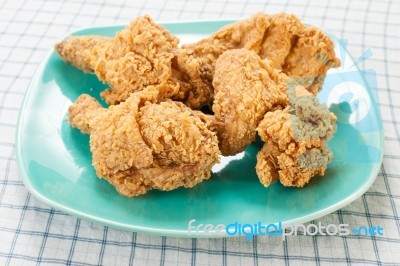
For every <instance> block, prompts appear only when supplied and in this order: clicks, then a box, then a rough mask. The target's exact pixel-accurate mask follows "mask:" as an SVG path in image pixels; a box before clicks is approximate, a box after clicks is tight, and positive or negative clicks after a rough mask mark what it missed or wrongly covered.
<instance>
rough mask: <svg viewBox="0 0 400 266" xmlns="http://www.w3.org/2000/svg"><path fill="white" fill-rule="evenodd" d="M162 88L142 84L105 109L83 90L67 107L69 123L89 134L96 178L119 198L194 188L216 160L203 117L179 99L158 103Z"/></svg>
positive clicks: (214, 145) (214, 140) (212, 138)
mask: <svg viewBox="0 0 400 266" xmlns="http://www.w3.org/2000/svg"><path fill="white" fill-rule="evenodd" d="M163 90H165V88H157V87H147V88H146V90H144V91H142V92H137V93H133V94H131V96H130V97H129V98H128V99H127V100H126V101H125V102H123V103H120V104H119V105H113V106H110V107H109V108H108V109H105V108H102V107H101V106H100V105H99V104H98V103H97V102H96V100H95V99H93V98H91V97H90V96H88V95H85V94H83V95H81V96H80V97H79V98H78V99H77V101H76V102H75V104H73V105H72V106H71V107H70V109H69V121H70V124H71V125H72V126H73V127H76V128H78V129H80V130H81V131H82V132H83V133H88V134H90V149H91V152H92V154H93V159H92V160H93V167H94V168H95V170H96V174H97V176H99V177H103V178H105V179H106V180H107V181H108V182H109V183H110V184H112V185H113V186H114V187H115V188H116V189H117V191H118V192H119V193H120V194H122V195H124V196H127V197H132V196H137V195H141V194H144V193H146V192H147V191H148V190H150V189H153V188H155V189H160V190H172V189H176V188H178V187H181V186H184V187H193V186H194V185H196V184H197V183H199V182H201V181H203V180H205V179H207V178H209V177H210V174H211V172H210V171H211V167H212V166H213V165H214V164H215V163H217V162H218V161H219V155H220V151H219V149H218V140H217V137H216V135H215V133H213V132H212V131H210V130H209V129H208V128H207V123H208V121H207V119H208V118H207V117H206V116H205V115H204V114H202V113H200V112H198V111H193V110H191V109H190V108H188V107H187V106H186V105H184V104H183V103H179V102H173V101H170V100H167V101H164V102H159V101H160V99H162V98H163V97H162V94H163Z"/></svg>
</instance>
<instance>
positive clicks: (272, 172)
mask: <svg viewBox="0 0 400 266" xmlns="http://www.w3.org/2000/svg"><path fill="white" fill-rule="evenodd" d="M335 121H336V117H335V115H334V114H333V113H331V112H329V110H328V108H327V107H326V106H325V105H323V104H320V103H319V102H318V100H317V99H316V98H315V96H313V95H312V94H310V93H309V92H308V91H306V90H305V89H304V88H303V87H300V86H298V87H297V88H296V89H294V88H293V87H292V88H290V89H289V106H288V107H287V108H285V109H284V110H276V111H274V112H268V113H266V114H265V116H264V118H263V120H262V121H261V122H260V124H259V125H258V128H257V131H258V134H259V135H260V137H261V139H262V140H263V141H264V142H265V144H264V147H263V148H262V150H261V151H260V152H259V153H258V154H257V166H256V171H257V174H258V176H259V179H260V181H261V183H262V184H263V185H264V186H269V185H270V184H271V183H272V182H273V181H275V180H277V179H279V181H280V182H281V183H282V184H283V185H284V186H294V187H303V186H304V185H305V184H307V183H308V182H309V181H310V179H311V178H312V177H313V176H315V175H323V174H324V172H325V169H326V167H327V164H328V163H329V162H330V160H331V158H332V153H331V151H330V150H329V147H328V146H327V144H326V142H327V141H328V140H329V139H330V138H331V137H332V135H333V133H334V132H335V131H336V125H335Z"/></svg>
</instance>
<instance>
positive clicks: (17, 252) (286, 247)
mask: <svg viewBox="0 0 400 266" xmlns="http://www.w3.org/2000/svg"><path fill="white" fill-rule="evenodd" d="M259 11H265V12H267V13H277V12H280V11H286V12H291V13H294V14H296V15H297V16H299V17H300V18H301V19H303V20H305V21H307V22H308V23H311V24H314V25H319V26H322V27H324V28H327V29H329V30H330V31H332V32H333V33H334V34H335V35H336V36H338V37H339V38H343V39H347V40H348V48H349V50H350V52H351V54H352V55H353V56H354V57H355V58H359V57H360V56H362V55H363V54H364V53H365V52H367V53H366V55H368V54H369V52H368V51H371V52H372V56H371V57H369V58H367V59H366V60H364V61H363V62H361V63H360V67H361V68H362V69H373V70H375V71H376V78H377V84H378V94H379V105H380V110H381V114H382V120H383V127H384V137H385V146H384V147H385V148H384V158H383V164H382V166H381V170H380V172H379V175H378V177H377V179H376V181H375V183H374V184H373V185H372V187H371V188H370V189H369V190H368V191H367V192H366V193H365V194H364V195H363V196H362V197H361V198H359V199H357V200H356V201H354V202H353V203H351V204H350V205H348V206H346V207H344V208H342V209H340V210H338V211H336V212H334V213H332V214H329V215H327V216H324V217H322V218H320V219H318V220H315V221H313V222H314V223H318V222H323V223H347V224H349V225H354V226H360V225H369V226H370V225H380V226H382V227H383V228H384V235H383V236H376V237H370V236H355V235H350V236H347V237H340V236H329V237H328V236H321V235H316V236H296V237H288V238H287V239H286V241H284V242H282V240H281V239H280V238H274V237H270V238H268V237H256V238H254V239H253V240H252V241H246V240H245V239H244V238H240V237H235V238H223V239H182V238H172V237H158V236H151V235H145V234H136V233H132V232H125V231H120V230H115V229H112V228H108V227H105V226H101V225H98V224H93V223H90V222H87V221H84V220H81V219H77V218H75V217H72V216H69V215H67V214H64V213H62V212H60V211H58V210H55V209H52V208H50V207H48V206H47V205H45V204H43V203H41V202H39V201H38V200H36V199H35V198H34V197H32V196H31V195H30V194H29V193H28V191H27V190H26V188H25V187H24V185H23V183H22V181H21V180H20V177H19V175H18V169H17V163H16V158H15V140H14V136H15V130H16V123H17V117H18V113H19V109H20V106H21V103H22V99H23V96H24V94H25V91H26V89H27V87H28V84H29V81H30V79H31V78H32V76H33V73H34V72H35V69H36V67H37V66H38V65H39V63H40V62H41V60H42V59H43V58H44V56H45V54H46V53H47V52H48V51H49V50H50V49H52V47H53V45H54V43H55V42H57V41H59V40H60V39H61V38H62V36H64V35H65V34H66V33H67V32H69V31H71V30H73V29H76V28H78V27H82V26H91V25H103V24H115V23H118V24H128V23H129V21H130V20H131V19H133V18H135V17H136V16H139V15H143V14H149V15H150V16H152V17H153V18H154V19H155V20H159V21H161V20H162V21H167V20H193V19H216V18H240V17H246V16H250V15H252V14H254V13H256V12H259ZM399 21H400V2H394V1H387V0H383V1H379V2H373V1H349V2H348V3H346V2H345V1H324V0H316V1H314V0H309V1H295V0H293V1H290V0H289V1H286V0H285V1H275V2H271V1H262V0H258V1H239V0H236V1H221V0H218V1H207V0H196V1H164V2H162V1H137V0H136V1H131V2H130V3H128V1H95V0H88V1H81V0H73V1H65V2H64V1H53V0H49V1H41V0H34V1H22V0H16V1H15V0H13V1H11V0H6V1H5V2H4V0H3V1H0V33H1V38H0V84H1V85H0V213H1V214H0V265H31V264H51V265H55V264H72V265H125V264H128V263H129V264H135V265H164V264H165V265H187V264H205V265H209V264H211V265H226V264H228V265H230V264H233V265H239V264H240V265H253V264H254V265H264V264H271V263H279V264H289V263H293V264H294V265H297V264H299V265H300V264H301V265H302V264H307V265H308V264H316V265H326V264H337V263H342V264H353V263H357V264H360V263H361V264H372V265H376V264H379V263H380V264H383V265H395V264H396V263H400V233H399V232H400V219H399V213H400V144H399V143H400V72H399V69H400V61H399V60H400V22H399ZM397 265H399V264H397Z"/></svg>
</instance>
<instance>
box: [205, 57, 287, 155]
mask: <svg viewBox="0 0 400 266" xmlns="http://www.w3.org/2000/svg"><path fill="white" fill-rule="evenodd" d="M285 79H286V76H285V75H284V74H282V73H280V72H279V71H278V70H276V69H274V68H272V67H271V66H270V65H269V62H264V61H262V60H261V59H260V57H259V56H258V55H257V54H256V53H255V52H254V51H249V50H247V49H234V50H228V51H226V52H225V53H223V54H222V55H221V56H220V57H219V58H218V60H217V62H216V70H215V75H214V81H213V85H214V89H215V98H214V103H213V106H212V109H213V111H214V116H215V119H216V122H217V123H218V124H217V125H218V126H217V132H218V138H219V143H220V149H221V152H222V154H223V155H234V154H236V153H239V152H241V151H243V150H244V149H245V148H246V146H247V145H248V144H250V143H251V142H253V141H254V140H255V137H256V127H257V125H258V123H259V122H260V121H261V119H262V118H263V117H264V114H265V113H266V112H268V111H270V110H272V109H273V108H276V107H277V106H283V107H284V106H286V105H287V101H288V99H287V94H286V83H285Z"/></svg>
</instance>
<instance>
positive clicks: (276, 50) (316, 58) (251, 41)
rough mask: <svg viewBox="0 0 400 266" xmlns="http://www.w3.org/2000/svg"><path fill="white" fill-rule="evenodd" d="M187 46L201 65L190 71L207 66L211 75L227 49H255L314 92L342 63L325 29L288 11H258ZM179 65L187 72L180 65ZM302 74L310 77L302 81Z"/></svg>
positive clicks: (190, 55)
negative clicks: (306, 23) (326, 76)
mask: <svg viewBox="0 0 400 266" xmlns="http://www.w3.org/2000/svg"><path fill="white" fill-rule="evenodd" d="M314 46H315V47H314ZM183 48H184V49H185V50H186V52H185V53H184V55H185V56H186V58H187V59H186V62H187V61H188V60H189V61H196V64H200V65H201V66H200V67H199V66H196V67H195V68H191V69H190V72H196V71H197V72H199V69H207V70H208V71H209V72H210V73H211V76H213V74H214V70H215V62H216V60H217V59H218V57H219V56H220V55H221V54H222V53H224V52H225V51H227V50H231V49H239V48H246V49H248V50H252V51H254V52H256V53H257V54H258V55H259V56H260V57H261V59H268V60H269V61H270V64H271V66H273V67H275V68H277V69H282V71H283V73H285V74H287V75H288V76H289V77H293V78H295V79H296V80H298V82H299V84H302V85H304V86H306V87H307V89H308V87H310V88H309V90H310V91H311V92H312V93H314V94H316V93H318V92H319V90H320V89H321V86H322V83H323V80H324V76H325V74H326V72H327V71H328V69H329V68H331V67H337V66H339V60H338V59H337V58H336V57H335V53H334V50H333V48H334V47H333V43H332V41H331V40H330V39H329V38H328V37H327V36H326V35H325V34H324V33H323V32H322V31H320V30H319V29H316V28H313V27H307V26H304V25H303V24H302V23H301V21H300V20H299V19H298V18H297V17H296V16H294V15H290V14H285V13H280V14H276V15H267V14H264V13H258V14H256V15H254V16H253V17H251V18H249V19H245V20H242V21H239V22H236V23H233V24H231V25H227V26H225V27H223V28H222V29H220V30H219V31H217V32H215V33H213V34H212V36H211V37H209V38H205V39H203V40H201V41H199V42H197V43H194V44H189V45H184V46H183ZM178 58H179V55H178ZM301 60H303V62H300V61H301ZM178 61H179V60H178ZM196 64H195V65H196ZM177 68H178V69H180V70H181V71H183V72H185V73H186V72H187V71H185V70H184V69H183V67H182V68H181V67H180V65H179V64H178V66H177ZM300 73H301V75H300ZM300 76H302V77H303V76H306V77H308V79H307V80H304V79H301V80H300V79H298V78H299V77H300ZM207 78H208V76H207ZM207 78H203V79H202V80H203V85H204V86H207V85H208V86H209V80H208V79H207Z"/></svg>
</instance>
